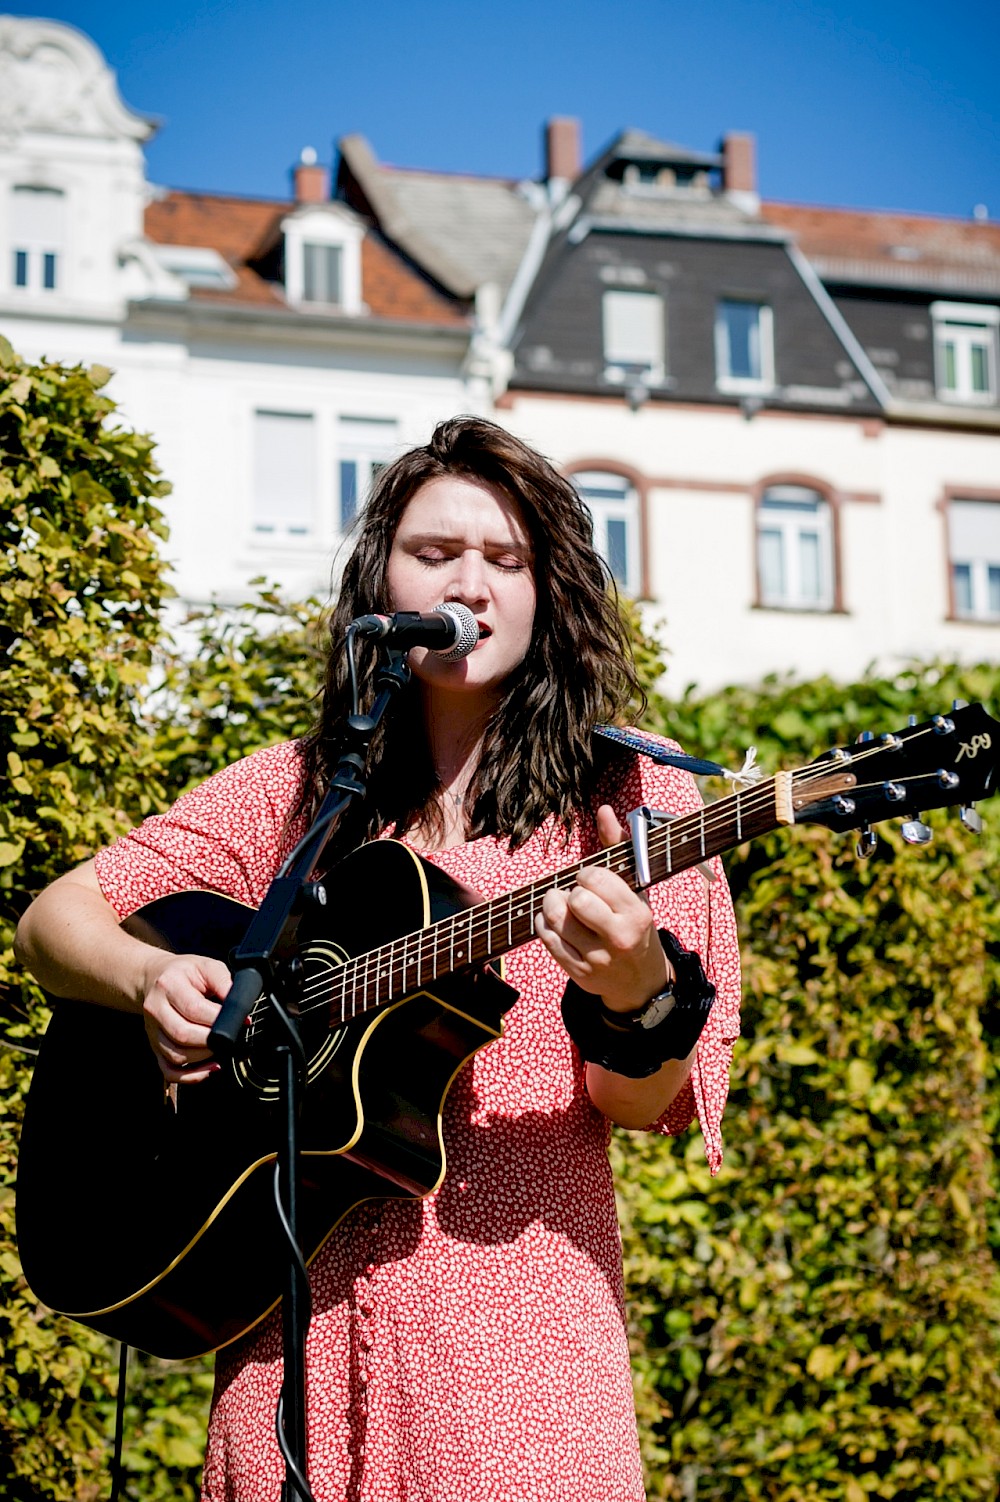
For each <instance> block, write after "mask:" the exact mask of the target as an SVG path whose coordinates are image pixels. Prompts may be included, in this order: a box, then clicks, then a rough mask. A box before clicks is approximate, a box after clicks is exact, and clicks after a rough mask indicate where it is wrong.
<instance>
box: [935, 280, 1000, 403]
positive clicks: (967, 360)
mask: <svg viewBox="0 0 1000 1502" xmlns="http://www.w3.org/2000/svg"><path fill="white" fill-rule="evenodd" d="M930 315H931V328H932V331H933V340H934V390H935V393H936V395H937V398H938V401H942V402H951V403H953V404H955V405H956V406H962V407H970V406H971V407H992V406H995V405H996V403H997V400H998V381H997V365H998V360H997V329H998V326H1000V308H998V307H996V306H994V305H992V304H990V303H955V302H933V303H931V305H930ZM949 329H951V330H953V331H955V332H954V333H953V334H952V338H951V341H950V342H952V343H953V344H954V346H955V349H956V375H957V382H956V385H955V387H954V388H952V387H949V386H947V385H946V384H945V381H944V375H945V372H944V361H945V358H946V356H945V345H946V343H948V342H949V341H948V340H946V339H945V337H944V335H945V331H946V330H949ZM977 334H978V335H979V336H980V337H979V338H978V339H977V338H976V335H977ZM974 345H978V347H979V348H982V349H984V350H985V351H986V368H987V385H988V389H987V390H986V391H975V390H974V389H973V386H972V365H971V351H972V348H973V346H974Z"/></svg>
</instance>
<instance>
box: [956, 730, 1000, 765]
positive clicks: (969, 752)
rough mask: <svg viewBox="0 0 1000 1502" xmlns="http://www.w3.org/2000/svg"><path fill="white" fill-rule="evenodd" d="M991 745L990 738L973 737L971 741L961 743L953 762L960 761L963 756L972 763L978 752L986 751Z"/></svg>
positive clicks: (984, 736)
mask: <svg viewBox="0 0 1000 1502" xmlns="http://www.w3.org/2000/svg"><path fill="white" fill-rule="evenodd" d="M992 744H993V741H992V739H991V737H990V736H988V735H974V736H973V737H972V739H971V741H963V742H962V744H961V745H960V746H959V748H958V755H957V756H956V757H955V760H956V761H961V760H962V757H963V756H967V757H968V758H969V760H970V761H974V760H975V758H976V757H977V756H978V755H979V753H980V751H988V750H989V749H990V747H991V746H992Z"/></svg>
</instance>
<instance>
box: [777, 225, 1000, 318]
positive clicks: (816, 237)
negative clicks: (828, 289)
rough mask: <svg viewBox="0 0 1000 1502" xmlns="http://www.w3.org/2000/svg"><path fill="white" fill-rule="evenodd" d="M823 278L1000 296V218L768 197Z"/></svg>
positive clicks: (833, 280)
mask: <svg viewBox="0 0 1000 1502" xmlns="http://www.w3.org/2000/svg"><path fill="white" fill-rule="evenodd" d="M760 212H761V218H762V219H764V220H765V221H766V222H767V223H769V224H772V225H775V226H777V227H779V228H781V229H784V230H787V231H789V232H790V233H792V234H793V235H794V236H795V239H796V240H797V242H798V245H799V247H800V249H801V250H802V251H803V252H804V253H805V255H806V256H807V257H808V258H809V260H810V261H811V262H812V263H813V265H814V266H815V268H816V270H817V271H818V273H819V274H820V276H821V277H822V278H823V279H824V281H828V282H845V283H854V284H857V285H859V286H878V287H898V288H900V289H901V290H902V289H911V290H914V291H932V292H952V293H956V294H959V295H966V296H968V295H975V294H977V293H979V294H986V295H989V296H992V297H995V296H997V295H998V294H1000V224H997V223H991V222H990V221H988V220H979V219H940V218H934V217H931V216H930V215H923V214H896V213H890V212H886V211H884V210H878V209H827V208H813V207H808V206H806V205H802V204H789V203H763V204H761V209H760Z"/></svg>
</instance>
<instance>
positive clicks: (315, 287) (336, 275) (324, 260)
mask: <svg viewBox="0 0 1000 1502" xmlns="http://www.w3.org/2000/svg"><path fill="white" fill-rule="evenodd" d="M342 258H343V251H342V250H341V247H340V246H339V245H312V244H310V243H309V242H308V241H307V242H306V243H305V244H304V245H303V247H302V262H303V264H302V273H303V283H302V300H303V302H326V303H339V302H340V301H341V292H340V283H341V261H342Z"/></svg>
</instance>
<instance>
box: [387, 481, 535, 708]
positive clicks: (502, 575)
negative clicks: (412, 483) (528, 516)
mask: <svg viewBox="0 0 1000 1502" xmlns="http://www.w3.org/2000/svg"><path fill="white" fill-rule="evenodd" d="M386 584H387V587H388V592H389V599H390V602H391V607H392V609H393V610H420V611H426V610H432V609H433V608H434V606H435V605H440V604H447V603H450V602H453V601H457V602H458V603H460V604H462V605H467V606H468V608H469V609H470V610H471V611H472V613H473V615H474V616H475V618H476V621H477V623H478V625H479V641H478V642H477V644H476V646H475V647H474V648H473V650H472V652H471V654H470V655H469V656H468V657H464V658H462V660H461V661H460V662H445V661H443V660H442V658H441V656H440V655H439V654H438V653H436V652H431V651H429V650H428V649H427V648H424V647H420V648H414V650H413V651H411V653H410V657H409V662H410V666H411V668H412V669H413V672H414V674H415V676H416V677H417V678H419V679H420V680H421V682H422V683H423V684H424V685H425V686H426V688H427V689H429V690H430V691H432V692H434V691H437V692H439V693H446V694H447V693H461V694H462V695H472V696H473V697H474V698H476V697H478V699H480V700H481V701H482V704H481V706H480V705H479V704H478V703H477V705H476V707H477V708H479V707H481V708H482V709H484V710H488V709H489V708H490V707H491V706H492V705H493V704H494V703H496V701H497V700H498V699H499V697H500V695H501V693H502V689H503V684H504V683H505V682H506V680H507V679H508V678H509V677H510V675H511V673H512V672H514V670H515V669H516V668H517V667H519V666H520V664H521V663H522V662H523V661H524V658H525V656H526V655H527V652H528V648H529V646H530V645H531V632H532V626H533V624H534V619H535V574H534V558H533V553H532V547H531V538H530V536H529V534H528V529H527V527H526V526H525V525H524V521H523V519H522V517H521V513H520V511H519V510H518V508H517V506H516V505H515V504H514V503H513V501H511V500H510V499H509V498H508V497H507V496H506V495H504V493H503V491H501V490H498V489H495V488H494V487H493V486H491V485H487V484H486V483H485V482H483V481H481V480H472V479H463V478H459V477H458V476H455V475H444V476H441V477H440V478H439V479H436V480H427V481H425V483H424V484H423V485H421V486H420V488H419V490H416V491H415V492H414V494H413V495H412V496H411V498H410V500H409V502H408V503H407V506H406V510H405V511H404V512H403V515H402V516H401V518H400V521H399V525H398V527H397V528H396V534H395V536H394V537H393V540H392V547H391V549H390V552H389V562H388V566H387V569H386Z"/></svg>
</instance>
